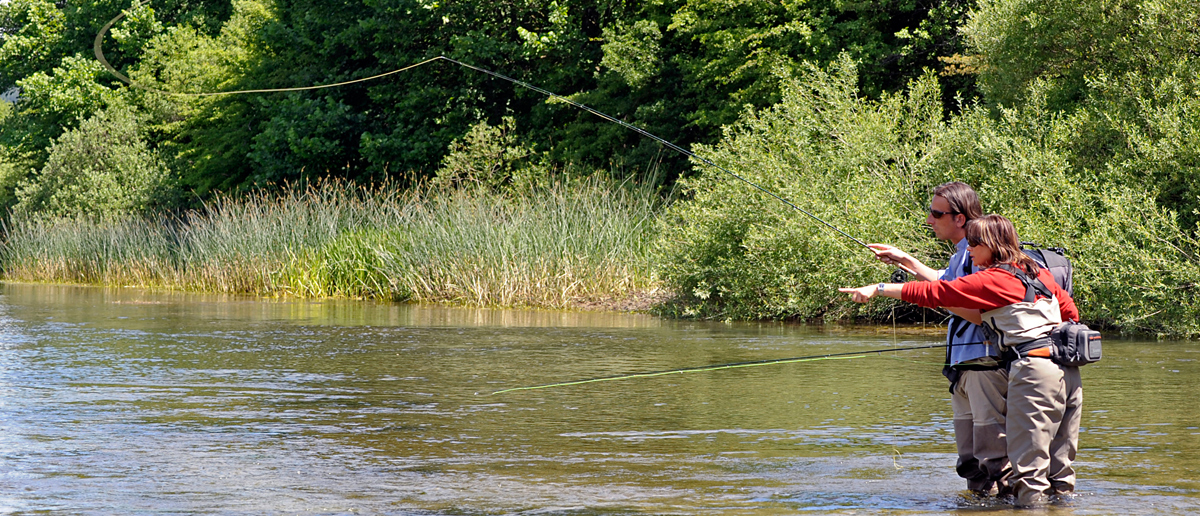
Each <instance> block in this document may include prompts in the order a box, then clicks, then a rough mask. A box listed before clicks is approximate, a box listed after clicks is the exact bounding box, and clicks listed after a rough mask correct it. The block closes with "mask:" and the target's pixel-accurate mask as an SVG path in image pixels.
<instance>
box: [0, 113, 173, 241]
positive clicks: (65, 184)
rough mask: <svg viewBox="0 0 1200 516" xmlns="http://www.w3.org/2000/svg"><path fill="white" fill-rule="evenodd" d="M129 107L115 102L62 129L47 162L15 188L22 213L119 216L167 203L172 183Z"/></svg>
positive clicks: (25, 214) (103, 217) (55, 215)
mask: <svg viewBox="0 0 1200 516" xmlns="http://www.w3.org/2000/svg"><path fill="white" fill-rule="evenodd" d="M139 129H140V124H139V120H138V117H137V115H136V114H135V113H134V112H133V110H132V109H130V108H128V107H126V106H121V105H117V106H114V107H112V108H109V109H107V110H104V111H101V112H99V113H97V114H96V115H95V116H93V117H91V118H89V119H88V120H85V121H84V122H83V123H82V124H81V125H80V126H79V128H77V129H72V130H69V131H67V132H66V133H64V134H63V135H62V136H60V137H59V138H58V140H57V141H55V142H54V144H53V145H52V146H51V147H50V150H49V154H50V157H49V158H48V159H47V161H46V166H45V167H44V168H43V169H42V170H41V171H39V172H38V173H37V175H36V176H34V177H33V178H31V179H30V180H29V181H27V182H25V183H23V184H21V185H19V186H18V188H17V192H16V193H17V199H18V201H19V202H18V203H17V205H16V206H15V208H14V211H15V212H16V213H18V214H20V215H23V216H50V217H69V218H76V217H88V218H100V219H116V218H123V217H124V216H126V215H128V214H142V213H147V212H149V211H150V210H152V209H154V208H157V207H161V206H163V205H166V204H168V203H169V200H170V198H171V196H172V192H173V187H174V184H173V181H172V176H171V173H170V171H169V170H167V168H166V167H165V165H164V164H163V162H162V160H161V159H159V157H158V155H157V153H156V152H154V151H152V150H151V149H149V148H148V147H147V146H146V142H145V141H144V140H143V138H142V135H141V134H139Z"/></svg>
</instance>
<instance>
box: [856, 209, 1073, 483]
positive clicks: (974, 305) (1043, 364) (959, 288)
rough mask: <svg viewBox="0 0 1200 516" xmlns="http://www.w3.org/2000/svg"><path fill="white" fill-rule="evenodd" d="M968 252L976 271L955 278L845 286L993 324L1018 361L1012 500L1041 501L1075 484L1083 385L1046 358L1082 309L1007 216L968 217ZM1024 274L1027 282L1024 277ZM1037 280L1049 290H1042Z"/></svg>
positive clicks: (1011, 417)
mask: <svg viewBox="0 0 1200 516" xmlns="http://www.w3.org/2000/svg"><path fill="white" fill-rule="evenodd" d="M966 229H967V250H968V251H969V252H970V253H971V260H972V261H973V262H974V263H975V265H976V266H977V267H979V268H980V269H982V270H980V271H979V272H977V273H975V274H971V275H969V276H964V277H961V278H958V279H956V280H954V281H915V282H911V283H904V284H897V283H880V284H878V285H869V286H865V287H859V288H843V289H839V290H840V291H842V292H845V293H848V294H850V298H851V299H852V300H854V301H856V302H859V303H865V302H867V301H869V300H870V299H871V298H873V297H875V296H879V295H882V296H885V297H891V298H895V299H901V300H904V301H907V302H910V303H915V304H918V305H921V306H926V307H937V306H943V307H950V308H966V309H973V310H978V311H979V312H977V313H970V314H968V315H970V317H966V318H967V320H969V321H971V322H973V323H975V324H983V325H985V326H988V327H990V328H991V330H992V332H991V334H992V335H993V338H996V339H998V340H999V341H1000V342H998V344H1000V345H1001V347H1002V348H1007V349H1006V350H1011V353H1012V354H1015V357H1016V358H1015V359H1014V360H1013V361H1012V362H1011V363H1010V365H1009V377H1008V413H1007V422H1006V433H1007V440H1008V457H1009V460H1011V461H1012V467H1013V472H1012V474H1011V475H1010V476H1009V478H1008V479H1007V483H1008V486H1009V488H1010V489H1011V491H1012V493H1013V494H1014V495H1016V497H1017V503H1018V504H1019V505H1024V506H1032V505H1039V504H1042V503H1044V502H1045V499H1046V497H1047V496H1049V495H1066V494H1069V493H1071V492H1073V491H1074V489H1075V470H1074V469H1073V468H1072V467H1071V463H1072V462H1073V461H1074V460H1075V452H1076V450H1077V449H1078V443H1079V422H1080V416H1081V411H1080V408H1081V407H1082V405H1083V387H1082V383H1081V382H1080V379H1079V368H1077V367H1069V366H1063V365H1060V364H1058V363H1057V362H1054V361H1052V360H1051V359H1050V356H1051V349H1050V347H1049V344H1050V342H1049V338H1048V337H1049V335H1050V331H1051V330H1053V329H1054V328H1055V327H1056V326H1058V325H1059V324H1061V323H1062V321H1065V320H1068V319H1069V320H1079V311H1078V310H1077V309H1076V308H1075V301H1074V300H1072V299H1071V296H1070V295H1068V294H1067V293H1066V292H1065V291H1064V290H1063V289H1062V288H1061V287H1059V285H1058V284H1057V283H1055V282H1054V278H1053V276H1052V275H1051V274H1050V272H1049V271H1047V270H1045V269H1041V268H1039V267H1038V266H1037V264H1036V262H1034V261H1033V259H1032V258H1029V257H1028V256H1027V255H1025V253H1023V252H1021V248H1020V240H1018V239H1017V232H1016V229H1014V228H1013V225H1012V222H1010V221H1009V220H1008V219H1006V218H1004V217H1001V216H999V215H986V216H984V217H981V218H977V219H973V220H971V221H970V223H968V225H967V228H966ZM1019 276H1024V277H1025V278H1026V279H1027V281H1022V279H1021V277H1019ZM1031 278H1037V279H1038V280H1040V281H1041V283H1042V284H1043V285H1044V286H1045V287H1046V289H1047V290H1049V292H1050V293H1051V294H1052V296H1051V297H1046V296H1044V295H1039V294H1037V293H1036V291H1035V290H1034V289H1033V288H1032V287H1028V286H1027V282H1028V283H1032V279H1031Z"/></svg>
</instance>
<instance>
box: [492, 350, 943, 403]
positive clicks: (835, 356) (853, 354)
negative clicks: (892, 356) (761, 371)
mask: <svg viewBox="0 0 1200 516" xmlns="http://www.w3.org/2000/svg"><path fill="white" fill-rule="evenodd" d="M963 345H966V344H929V345H925V346H910V347H904V348H883V349H873V350H869V351H849V352H845V353H827V354H824V355H808V356H803V357H791V358H773V359H768V360H751V361H748V362H731V363H728V364H713V365H706V366H695V367H683V368H679V369H664V370H662V371H647V372H643V373H628V374H618V375H613V376H601V377H598V378H587V379H583V380H569V381H565V382H555V383H547V384H543V385H532V386H528V387H513V388H511V389H501V390H498V391H493V392H490V393H487V394H486V395H487V396H495V395H497V394H504V393H506V392H515V391H533V390H538V389H549V388H551V387H566V386H570V385H582V384H585V383H598V382H611V381H615V380H630V379H634V378H651V377H655V376H666V375H670V374H684V373H699V372H703V371H718V370H722V369H737V368H743V367H758V366H765V365H775V364H794V363H797V362H816V361H819V360H850V359H855V358H866V357H867V356H870V355H881V354H883V353H888V352H895V351H913V350H919V349H933V348H945V347H952V346H963ZM475 395H476V396H479V395H480V393H478V392H477V393H475Z"/></svg>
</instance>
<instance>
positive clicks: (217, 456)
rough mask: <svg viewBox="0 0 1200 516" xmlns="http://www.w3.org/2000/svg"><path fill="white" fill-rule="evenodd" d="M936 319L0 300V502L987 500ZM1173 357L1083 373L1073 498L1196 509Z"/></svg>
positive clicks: (292, 506)
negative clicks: (912, 324)
mask: <svg viewBox="0 0 1200 516" xmlns="http://www.w3.org/2000/svg"><path fill="white" fill-rule="evenodd" d="M940 340H941V339H940V336H939V334H938V329H937V328H932V329H926V330H920V329H908V330H904V329H901V330H899V331H895V332H893V330H892V329H891V328H812V327H803V326H795V325H782V324H722V323H695V322H677V321H665V320H661V319H656V318H653V317H650V316H643V315H626V314H605V313H560V312H535V311H493V310H473V309H459V308H442V307H422V306H406V305H387V304H371V303H360V302H350V301H337V302H308V301H270V300H266V301H264V300H252V299H244V298H233V297H216V296H202V295H191V294H178V293H146V292H140V291H133V290H112V289H96V288H81V287H54V286H30V285H15V284H6V285H0V513H13V514H16V513H55V514H137V513H170V514H181V513H228V514H346V513H360V514H418V515H423V514H455V515H459V514H466V515H472V514H713V513H722V514H798V513H802V514H827V513H836V514H936V513H954V512H972V513H974V512H987V513H992V512H1005V511H1009V510H1011V509H1010V508H1008V507H1006V506H994V505H986V504H985V505H982V506H981V505H979V504H977V503H974V502H972V501H970V500H968V499H967V498H964V496H963V492H962V491H961V489H962V487H963V483H962V482H961V481H960V480H959V479H958V478H957V477H956V476H955V474H954V471H953V462H954V455H953V444H952V442H953V440H952V436H951V424H950V412H949V403H948V396H949V395H948V393H947V392H946V385H945V380H944V379H942V377H941V376H940V375H939V374H938V369H939V367H938V366H937V365H936V364H937V363H939V362H940V361H941V352H940V351H939V350H926V351H904V352H898V353H888V354H883V355H872V356H870V357H867V358H857V359H849V360H827V361H819V362H806V363H796V364H784V365H771V366H763V367H752V368H743V369H731V370H723V371H715V372H703V373H689V374H679V375H670V376H664V377H657V378H644V379H635V380H626V381H614V382H601V383H591V384H584V385H575V386H566V387H558V388H552V389H542V390H529V391H517V392H510V393H505V394H499V395H488V394H489V393H491V392H494V391H496V390H501V389H507V388H512V387H519V386H529V385H538V384H545V383H551V382H557V381H563V380H571V379H580V378H590V377H597V376H606V375H613V374H618V373H627V372H635V371H652V370H660V369H669V368H676V367H689V366H697V365H704V364H717V363H725V362H739V361H748V360H762V359H771V358H784V357H794V356H805V355H816V354H825V353H842V352H848V351H859V350H862V351H866V350H875V349H880V348H888V347H909V346H920V345H926V344H936V343H938V342H940ZM1197 358H1200V345H1197V343H1190V342H1134V341H1117V340H1109V341H1107V342H1106V343H1105V358H1104V360H1103V362H1101V363H1100V364H1095V365H1091V366H1088V367H1085V368H1084V375H1083V376H1084V382H1085V414H1084V420H1083V427H1084V430H1083V432H1082V438H1081V448H1082V450H1081V452H1080V457H1079V461H1078V466H1079V467H1078V469H1079V472H1080V482H1079V491H1080V495H1079V496H1077V497H1075V498H1074V499H1073V500H1071V501H1069V502H1068V503H1066V504H1065V505H1061V506H1056V507H1052V508H1050V509H1047V510H1046V512H1048V513H1051V514H1081V515H1083V514H1122V515H1135V514H1181V513H1189V512H1190V513H1200V496H1198V494H1197V490H1198V488H1200V482H1198V478H1200V474H1198V472H1200V390H1198V389H1197V388H1196V386H1197V383H1198V381H1197V380H1198V379H1200V366H1198V365H1197V361H1196V359H1197Z"/></svg>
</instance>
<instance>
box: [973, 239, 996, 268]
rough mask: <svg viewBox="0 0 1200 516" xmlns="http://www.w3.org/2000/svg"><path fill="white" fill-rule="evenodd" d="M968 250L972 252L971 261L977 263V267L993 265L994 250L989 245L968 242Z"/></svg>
mask: <svg viewBox="0 0 1200 516" xmlns="http://www.w3.org/2000/svg"><path fill="white" fill-rule="evenodd" d="M967 252H968V253H971V263H973V264H975V266H976V267H979V268H980V269H982V268H984V267H990V266H991V265H992V250H991V249H989V248H988V246H986V245H983V244H979V245H971V243H970V242H968V243H967Z"/></svg>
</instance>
